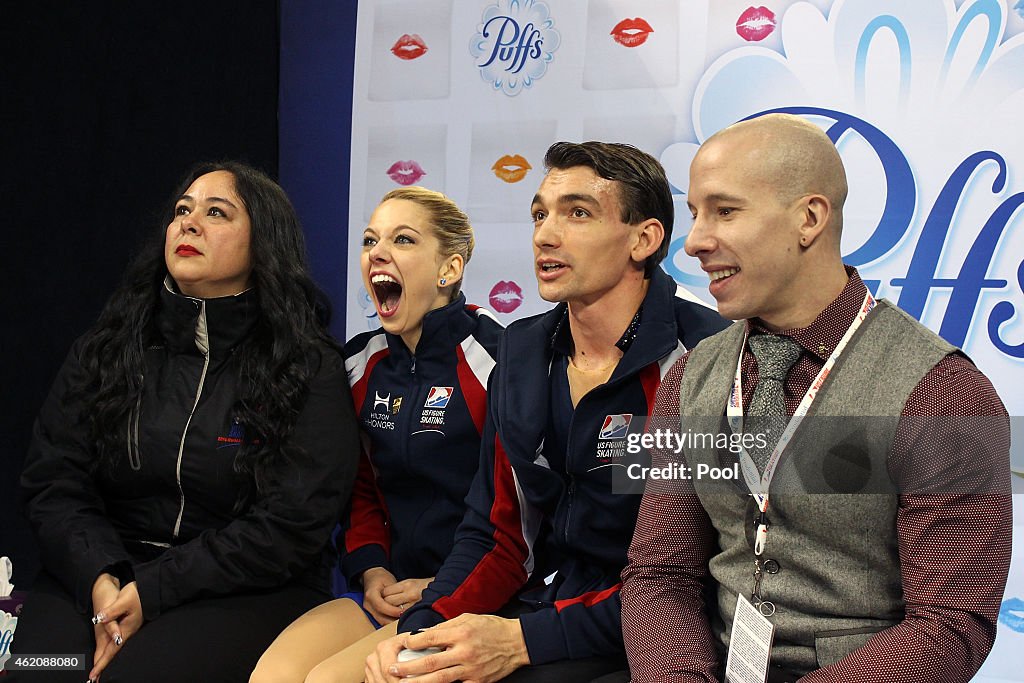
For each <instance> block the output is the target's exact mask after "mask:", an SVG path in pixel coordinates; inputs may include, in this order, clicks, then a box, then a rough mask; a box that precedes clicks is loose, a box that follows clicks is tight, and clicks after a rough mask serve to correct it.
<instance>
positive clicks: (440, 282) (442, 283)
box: [437, 278, 448, 287]
mask: <svg viewBox="0 0 1024 683" xmlns="http://www.w3.org/2000/svg"><path fill="white" fill-rule="evenodd" d="M447 283H448V280H445V279H444V278H441V280H440V281H439V282H438V283H437V284H439V285H440V286H442V287H444V286H445V285H446V284H447Z"/></svg>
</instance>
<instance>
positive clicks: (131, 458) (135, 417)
mask: <svg viewBox="0 0 1024 683" xmlns="http://www.w3.org/2000/svg"><path fill="white" fill-rule="evenodd" d="M142 379H143V378H142V376H140V377H139V380H140V383H141V381H142ZM142 391H143V390H142V389H140V390H139V395H138V397H137V398H136V399H135V410H134V411H132V413H131V415H129V420H128V464H129V465H130V466H131V468H132V469H133V470H135V471H136V472H138V471H139V470H141V469H142V453H141V450H140V448H139V416H140V415H141V414H142Z"/></svg>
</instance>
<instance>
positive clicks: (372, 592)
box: [363, 567, 404, 626]
mask: <svg viewBox="0 0 1024 683" xmlns="http://www.w3.org/2000/svg"><path fill="white" fill-rule="evenodd" d="M397 583H398V580H397V579H396V578H395V575H394V574H392V573H391V572H389V571H388V570H387V569H384V567H372V568H370V569H367V570H366V571H365V572H363V607H364V608H365V609H366V611H367V612H369V613H370V614H372V615H373V618H374V619H376V620H377V623H379V624H381V625H382V626H383V625H384V624H390V623H391V622H392V621H394V620H395V619H397V618H398V617H400V616H402V611H403V609H404V608H403V607H399V605H400V604H401V602H398V603H394V604H392V603H391V602H389V601H388V600H387V599H386V598H385V597H384V591H385V589H387V588H388V587H390V586H394V585H395V584H397Z"/></svg>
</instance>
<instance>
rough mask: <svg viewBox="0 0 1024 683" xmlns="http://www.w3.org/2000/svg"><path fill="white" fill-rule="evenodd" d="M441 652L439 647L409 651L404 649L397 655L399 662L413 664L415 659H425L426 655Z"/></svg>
mask: <svg viewBox="0 0 1024 683" xmlns="http://www.w3.org/2000/svg"><path fill="white" fill-rule="evenodd" d="M440 651H441V648H439V647H425V648H423V649H422V650H409V649H405V650H402V651H401V652H399V653H398V661H399V662H413V661H416V660H417V659H421V658H423V657H426V656H427V655H436V654H437V653H438V652H440Z"/></svg>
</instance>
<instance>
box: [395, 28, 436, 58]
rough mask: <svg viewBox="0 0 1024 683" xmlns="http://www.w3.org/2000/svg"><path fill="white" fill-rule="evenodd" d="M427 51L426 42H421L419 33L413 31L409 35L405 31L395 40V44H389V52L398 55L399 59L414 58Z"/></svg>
mask: <svg viewBox="0 0 1024 683" xmlns="http://www.w3.org/2000/svg"><path fill="white" fill-rule="evenodd" d="M426 51H427V44H426V43H424V42H423V39H422V38H420V37H419V34H416V33H413V34H412V35H409V34H408V33H406V34H405V35H403V36H402V37H401V38H399V39H398V40H396V41H395V44H394V45H392V46H391V54H393V55H394V56H396V57H398V58H399V59H405V60H410V59H416V58H417V57H422V56H423V55H424V54H425V53H426Z"/></svg>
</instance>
